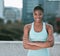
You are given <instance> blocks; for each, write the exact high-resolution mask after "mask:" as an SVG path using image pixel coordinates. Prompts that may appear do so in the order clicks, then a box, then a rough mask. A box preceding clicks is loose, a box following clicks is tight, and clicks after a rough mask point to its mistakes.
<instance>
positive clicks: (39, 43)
mask: <svg viewBox="0 0 60 56" xmlns="http://www.w3.org/2000/svg"><path fill="white" fill-rule="evenodd" d="M30 27H31V25H26V26H25V27H24V35H23V46H24V48H25V49H32V50H37V49H41V48H49V47H52V46H53V45H54V37H53V28H52V26H51V25H48V24H47V26H46V27H47V31H48V39H47V41H45V42H43V41H33V42H30V41H29V38H28V35H29V30H30Z"/></svg>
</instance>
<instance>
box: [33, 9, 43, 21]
mask: <svg viewBox="0 0 60 56" xmlns="http://www.w3.org/2000/svg"><path fill="white" fill-rule="evenodd" d="M33 17H34V21H35V22H41V21H42V18H43V12H42V11H41V10H35V11H34V12H33Z"/></svg>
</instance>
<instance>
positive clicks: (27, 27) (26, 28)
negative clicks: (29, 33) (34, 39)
mask: <svg viewBox="0 0 60 56" xmlns="http://www.w3.org/2000/svg"><path fill="white" fill-rule="evenodd" d="M31 24H32V23H30V24H26V25H25V26H24V30H29V29H30V28H31Z"/></svg>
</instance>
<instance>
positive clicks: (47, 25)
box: [46, 23, 53, 31]
mask: <svg viewBox="0 0 60 56" xmlns="http://www.w3.org/2000/svg"><path fill="white" fill-rule="evenodd" d="M46 28H47V29H48V30H51V31H53V26H52V25H51V24H48V23H46Z"/></svg>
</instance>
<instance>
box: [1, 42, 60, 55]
mask: <svg viewBox="0 0 60 56" xmlns="http://www.w3.org/2000/svg"><path fill="white" fill-rule="evenodd" d="M22 43H23V42H22V41H0V56H27V52H28V50H26V49H24V48H23V44H22ZM49 49H50V53H51V56H60V42H55V44H54V47H52V48H49Z"/></svg>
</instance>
